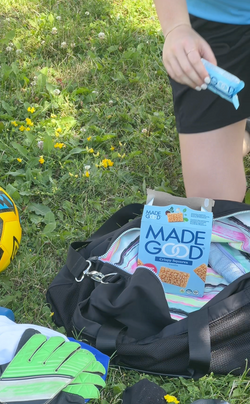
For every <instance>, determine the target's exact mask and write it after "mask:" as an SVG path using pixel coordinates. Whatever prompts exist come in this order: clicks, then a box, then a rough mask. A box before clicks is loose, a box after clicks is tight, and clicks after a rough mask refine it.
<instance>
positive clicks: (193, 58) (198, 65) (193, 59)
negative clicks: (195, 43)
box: [187, 49, 210, 85]
mask: <svg viewBox="0 0 250 404" xmlns="http://www.w3.org/2000/svg"><path fill="white" fill-rule="evenodd" d="M187 58H188V60H189V62H190V64H191V66H192V68H193V71H195V73H196V76H197V77H198V78H197V79H196V82H197V85H202V83H207V84H208V82H209V80H210V79H209V74H208V72H207V70H206V68H205V67H204V65H203V63H202V61H201V55H200V53H199V51H198V50H197V49H194V50H192V51H189V52H188V53H187ZM193 76H194V73H193ZM198 81H199V82H200V84H198Z"/></svg>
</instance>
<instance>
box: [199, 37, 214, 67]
mask: <svg viewBox="0 0 250 404" xmlns="http://www.w3.org/2000/svg"><path fill="white" fill-rule="evenodd" d="M201 57H202V58H204V59H206V60H207V61H208V62H210V63H213V64H214V65H216V66H217V60H216V57H215V56H214V52H213V51H212V49H211V47H210V45H209V44H208V43H207V42H205V43H203V46H202V50H201Z"/></svg>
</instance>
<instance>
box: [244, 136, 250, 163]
mask: <svg viewBox="0 0 250 404" xmlns="http://www.w3.org/2000/svg"><path fill="white" fill-rule="evenodd" d="M249 152H250V133H249V132H247V131H246V130H245V134H244V139H243V156H244V157H245V156H246V155H247V154H248V153H249Z"/></svg>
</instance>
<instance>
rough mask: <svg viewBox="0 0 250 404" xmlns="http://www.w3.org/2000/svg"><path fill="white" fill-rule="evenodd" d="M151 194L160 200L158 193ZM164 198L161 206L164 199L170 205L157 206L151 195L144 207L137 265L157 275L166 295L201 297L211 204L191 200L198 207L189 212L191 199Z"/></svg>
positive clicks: (205, 271) (209, 236)
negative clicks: (147, 268)
mask: <svg viewBox="0 0 250 404" xmlns="http://www.w3.org/2000/svg"><path fill="white" fill-rule="evenodd" d="M149 194H150V193H149ZM160 194H162V193H160ZM154 195H156V196H158V197H159V193H156V194H155V193H154ZM166 195H167V197H166ZM166 195H163V196H164V197H165V198H163V199H161V198H160V203H161V205H162V203H163V201H164V200H165V201H168V202H170V204H168V205H163V206H157V205H156V203H157V197H155V196H154V197H153V199H152V198H151V200H150V201H149V203H147V204H146V205H145V206H144V210H143V215H142V223H141V231H140V241H139V251H138V265H144V266H147V267H149V268H150V269H152V270H153V271H154V272H156V273H157V274H158V276H159V278H160V279H161V281H162V284H163V287H164V290H165V292H166V293H173V294H178V295H192V296H197V297H202V296H203V294H204V287H205V281H206V273H207V264H208V257H209V252H210V242H211V234H212V221H213V214H212V212H211V206H213V204H212V202H213V201H211V200H205V199H204V200H201V201H199V202H198V204H197V198H194V199H195V203H196V204H197V205H196V206H195V209H192V208H191V207H190V206H192V203H191V202H190V200H187V199H186V198H176V200H175V197H170V198H169V195H168V194H166ZM151 196H152V193H151ZM160 196H161V197H162V195H160ZM148 199H149V198H148ZM192 199H193V198H192ZM199 199H200V198H199ZM172 201H174V202H178V203H172ZM185 202H186V203H187V205H188V204H189V206H187V205H185V204H184V203H185ZM202 204H203V205H202ZM205 205H206V206H205ZM199 206H200V207H199Z"/></svg>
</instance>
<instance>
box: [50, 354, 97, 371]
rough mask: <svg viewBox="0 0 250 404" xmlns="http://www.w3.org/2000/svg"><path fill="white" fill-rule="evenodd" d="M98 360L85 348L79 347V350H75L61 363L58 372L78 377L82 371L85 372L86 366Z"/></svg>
mask: <svg viewBox="0 0 250 404" xmlns="http://www.w3.org/2000/svg"><path fill="white" fill-rule="evenodd" d="M94 361H96V359H95V356H94V355H93V354H92V353H91V352H89V351H87V350H85V349H79V350H78V351H76V352H74V354H73V355H71V356H70V357H69V358H68V359H67V361H65V362H63V363H61V366H60V367H59V368H58V370H57V373H59V374H65V372H66V371H67V374H69V375H71V376H73V377H76V376H77V375H78V374H79V373H80V372H83V371H84V370H85V368H86V367H88V366H89V365H90V364H91V363H92V362H94Z"/></svg>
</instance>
